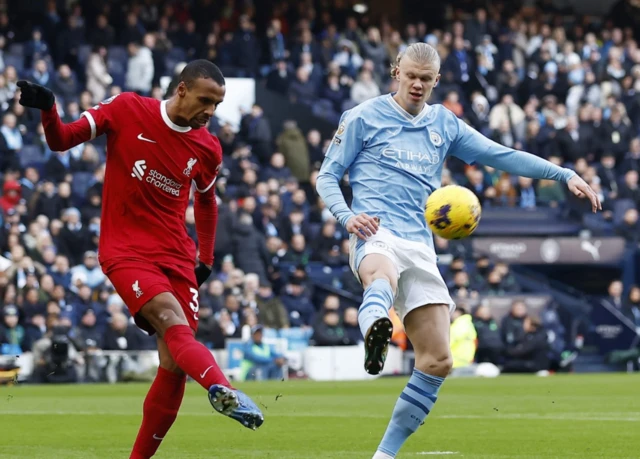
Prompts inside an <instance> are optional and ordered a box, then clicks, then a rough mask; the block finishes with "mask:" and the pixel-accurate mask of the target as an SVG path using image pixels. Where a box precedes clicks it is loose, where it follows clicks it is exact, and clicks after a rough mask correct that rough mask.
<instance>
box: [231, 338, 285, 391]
mask: <svg viewBox="0 0 640 459" xmlns="http://www.w3.org/2000/svg"><path fill="white" fill-rule="evenodd" d="M263 330H264V328H263V326H262V325H255V326H253V327H252V328H251V338H250V339H249V341H247V343H246V344H245V345H244V355H243V360H242V363H241V364H240V371H241V374H240V379H242V380H258V381H261V380H268V379H282V377H283V373H282V367H283V365H284V364H285V363H286V360H285V358H284V357H283V356H282V355H280V354H278V353H276V352H274V351H273V350H272V349H271V346H269V345H268V344H266V343H265V342H264V341H263V340H262V338H263V336H262V335H263Z"/></svg>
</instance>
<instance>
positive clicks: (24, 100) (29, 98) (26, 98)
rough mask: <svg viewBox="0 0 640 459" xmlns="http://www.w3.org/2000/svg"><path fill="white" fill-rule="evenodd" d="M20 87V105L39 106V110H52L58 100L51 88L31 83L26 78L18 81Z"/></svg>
mask: <svg viewBox="0 0 640 459" xmlns="http://www.w3.org/2000/svg"><path fill="white" fill-rule="evenodd" d="M18 87H19V88H20V101H19V102H20V105H24V106H25V107H31V108H37V109H39V110H51V107H53V104H54V103H55V101H56V98H55V96H54V95H53V92H51V90H50V89H47V88H45V87H44V86H40V85H39V84H35V83H31V82H29V81H26V80H20V81H18Z"/></svg>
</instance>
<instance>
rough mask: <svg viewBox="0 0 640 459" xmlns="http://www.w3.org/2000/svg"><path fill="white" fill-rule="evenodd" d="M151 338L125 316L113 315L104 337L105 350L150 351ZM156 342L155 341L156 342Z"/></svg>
mask: <svg viewBox="0 0 640 459" xmlns="http://www.w3.org/2000/svg"><path fill="white" fill-rule="evenodd" d="M151 340H152V338H151V337H148V336H146V335H145V334H144V333H143V332H142V330H140V329H139V328H137V327H136V326H135V325H133V324H131V323H129V321H128V319H127V316H125V315H124V314H120V313H117V314H113V315H112V316H111V323H110V324H109V328H107V331H106V332H105V335H104V344H103V346H104V347H103V348H104V350H107V351H125V350H126V351H140V350H144V349H149V344H150V341H151ZM154 341H155V340H154Z"/></svg>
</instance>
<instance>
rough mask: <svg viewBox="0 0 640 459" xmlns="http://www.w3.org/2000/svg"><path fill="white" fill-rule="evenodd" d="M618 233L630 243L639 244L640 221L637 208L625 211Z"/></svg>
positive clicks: (617, 229) (617, 228)
mask: <svg viewBox="0 0 640 459" xmlns="http://www.w3.org/2000/svg"><path fill="white" fill-rule="evenodd" d="M616 233H618V235H620V236H622V237H623V238H624V239H625V241H627V242H628V243H629V244H633V245H637V244H638V242H640V222H639V221H638V211H637V210H636V209H635V208H632V209H627V210H626V211H625V213H624V217H623V219H622V221H621V222H620V223H619V224H618V226H617V227H616Z"/></svg>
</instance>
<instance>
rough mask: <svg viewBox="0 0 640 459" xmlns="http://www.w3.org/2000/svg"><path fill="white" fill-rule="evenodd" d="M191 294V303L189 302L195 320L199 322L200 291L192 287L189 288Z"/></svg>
mask: <svg viewBox="0 0 640 459" xmlns="http://www.w3.org/2000/svg"><path fill="white" fill-rule="evenodd" d="M189 292H190V293H191V295H192V297H191V301H190V302H189V307H190V308H191V310H192V311H193V318H194V319H195V320H198V311H199V310H200V304H199V303H198V295H199V293H198V290H197V289H195V288H193V287H191V288H189Z"/></svg>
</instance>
